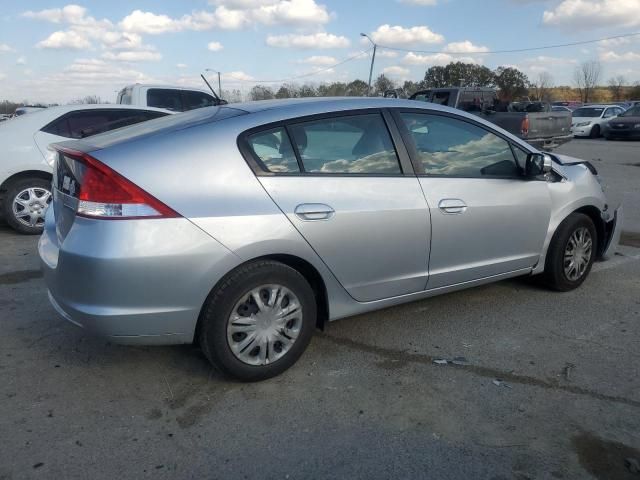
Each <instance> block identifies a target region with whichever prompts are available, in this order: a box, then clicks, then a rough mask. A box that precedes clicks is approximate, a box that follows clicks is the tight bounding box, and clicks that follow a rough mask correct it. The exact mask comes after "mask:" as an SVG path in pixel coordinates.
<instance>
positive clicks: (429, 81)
mask: <svg viewBox="0 0 640 480" xmlns="http://www.w3.org/2000/svg"><path fill="white" fill-rule="evenodd" d="M422 83H423V87H424V88H443V87H491V86H493V85H494V84H495V76H494V74H493V72H492V71H491V70H490V69H489V68H487V67H485V66H483V65H476V64H474V63H463V62H455V63H454V62H452V63H450V64H448V65H446V66H444V67H441V66H433V67H430V68H429V69H428V70H427V71H426V72H425V75H424V81H423V82H422Z"/></svg>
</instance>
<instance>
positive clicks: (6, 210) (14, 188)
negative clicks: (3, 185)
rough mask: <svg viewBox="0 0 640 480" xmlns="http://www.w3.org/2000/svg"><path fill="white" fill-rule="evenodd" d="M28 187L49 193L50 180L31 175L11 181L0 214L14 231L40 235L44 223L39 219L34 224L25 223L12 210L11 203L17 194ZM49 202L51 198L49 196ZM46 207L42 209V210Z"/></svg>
mask: <svg viewBox="0 0 640 480" xmlns="http://www.w3.org/2000/svg"><path fill="white" fill-rule="evenodd" d="M29 188H35V189H37V190H38V191H42V190H46V191H47V192H49V193H51V180H45V179H43V178H38V177H31V178H21V179H18V180H15V181H13V182H11V183H10V184H9V186H8V188H7V193H6V195H5V197H4V201H3V203H2V216H3V217H4V219H5V221H6V222H7V223H8V224H9V226H10V227H11V228H13V229H14V230H15V231H16V232H18V233H22V234H25V235H40V234H41V233H42V230H43V229H44V225H43V223H42V222H41V221H39V222H38V224H37V225H35V226H30V225H25V224H24V223H23V222H21V221H20V219H19V218H18V217H17V216H16V215H15V214H14V212H13V203H14V200H15V199H16V197H17V196H18V194H19V193H20V192H22V191H24V190H27V189H29ZM49 202H51V199H50V198H49ZM44 210H46V209H43V211H44Z"/></svg>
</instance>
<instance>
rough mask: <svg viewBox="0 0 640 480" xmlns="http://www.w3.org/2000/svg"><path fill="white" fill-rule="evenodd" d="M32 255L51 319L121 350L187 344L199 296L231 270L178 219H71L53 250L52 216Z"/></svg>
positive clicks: (230, 259) (208, 241) (212, 245)
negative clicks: (37, 257) (106, 340)
mask: <svg viewBox="0 0 640 480" xmlns="http://www.w3.org/2000/svg"><path fill="white" fill-rule="evenodd" d="M50 212H51V213H50ZM38 250H39V254H40V258H41V264H42V269H43V273H44V279H45V283H46V285H47V288H48V290H49V299H50V301H51V304H52V305H53V307H54V308H55V309H56V310H57V311H58V313H60V315H62V316H63V317H64V318H65V319H67V320H68V321H70V322H72V323H74V324H76V325H78V326H80V327H82V328H84V329H86V330H87V331H89V332H91V333H95V334H98V335H101V336H105V337H109V339H110V340H111V341H114V342H116V343H128V344H178V343H190V342H192V341H193V337H194V333H195V328H196V324H197V320H198V316H199V314H200V310H201V308H202V305H203V303H204V301H205V299H206V297H207V295H208V294H209V292H210V291H211V289H212V288H213V287H214V285H215V284H216V283H217V281H218V280H219V279H220V278H221V277H222V276H223V275H224V274H226V273H227V272H228V271H229V270H231V269H232V268H234V267H235V266H236V265H237V264H238V263H239V260H238V258H237V257H236V256H235V255H233V254H232V253H231V252H229V251H228V250H227V249H226V248H225V247H224V246H222V245H221V244H220V243H218V242H216V241H215V240H214V239H213V238H211V237H210V236H208V235H207V234H206V233H204V232H203V231H202V230H200V229H199V228H198V227H196V226H195V225H193V224H192V223H191V222H189V221H188V220H186V219H184V218H178V219H162V220H116V221H108V220H106V221H105V220H90V219H84V218H77V219H76V220H75V223H74V225H73V227H72V228H71V230H70V231H69V233H68V234H67V236H66V237H65V238H64V240H63V241H62V242H61V243H59V241H58V238H57V234H56V229H55V222H54V221H53V209H49V212H48V213H47V221H46V224H45V231H44V233H43V235H42V237H41V238H40V242H39V244H38Z"/></svg>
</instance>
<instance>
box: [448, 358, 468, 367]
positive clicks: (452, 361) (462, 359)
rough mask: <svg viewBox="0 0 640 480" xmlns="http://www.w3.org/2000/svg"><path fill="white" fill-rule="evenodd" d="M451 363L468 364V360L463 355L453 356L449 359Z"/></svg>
mask: <svg viewBox="0 0 640 480" xmlns="http://www.w3.org/2000/svg"><path fill="white" fill-rule="evenodd" d="M451 363H453V364H454V365H469V362H468V361H467V359H466V358H465V357H455V358H454V359H453V360H451Z"/></svg>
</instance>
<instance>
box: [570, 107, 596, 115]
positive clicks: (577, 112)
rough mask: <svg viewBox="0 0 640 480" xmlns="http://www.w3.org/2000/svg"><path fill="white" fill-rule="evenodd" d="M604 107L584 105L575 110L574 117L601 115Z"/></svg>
mask: <svg viewBox="0 0 640 480" xmlns="http://www.w3.org/2000/svg"><path fill="white" fill-rule="evenodd" d="M602 112H604V108H592V107H583V108H578V109H577V110H574V111H573V116H574V117H600V116H602Z"/></svg>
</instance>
